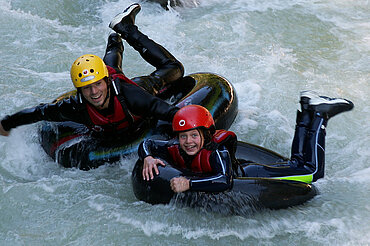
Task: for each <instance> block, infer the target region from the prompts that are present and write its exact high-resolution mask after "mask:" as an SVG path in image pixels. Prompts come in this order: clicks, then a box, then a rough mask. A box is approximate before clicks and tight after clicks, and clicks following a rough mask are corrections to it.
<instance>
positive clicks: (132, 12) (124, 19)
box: [109, 3, 141, 31]
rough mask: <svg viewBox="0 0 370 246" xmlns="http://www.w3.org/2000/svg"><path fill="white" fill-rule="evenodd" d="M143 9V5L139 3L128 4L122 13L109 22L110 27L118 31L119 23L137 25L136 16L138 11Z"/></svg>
mask: <svg viewBox="0 0 370 246" xmlns="http://www.w3.org/2000/svg"><path fill="white" fill-rule="evenodd" d="M140 10H141V6H140V4H138V3H133V4H131V5H130V6H128V7H127V8H126V9H125V10H124V11H123V12H122V13H119V14H118V15H116V16H115V17H114V18H113V20H112V21H111V22H110V23H109V27H110V28H112V29H113V30H114V31H117V30H116V29H117V27H118V26H119V24H122V25H126V24H131V25H135V17H136V15H137V13H139V12H140Z"/></svg>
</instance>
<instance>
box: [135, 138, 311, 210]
mask: <svg viewBox="0 0 370 246" xmlns="http://www.w3.org/2000/svg"><path fill="white" fill-rule="evenodd" d="M236 155H237V158H238V159H240V160H248V161H253V162H258V163H264V164H273V163H276V162H280V161H282V160H285V159H286V158H284V157H282V156H280V155H279V154H276V153H275V152H272V151H270V150H267V149H265V148H262V147H259V146H256V145H252V144H248V143H244V142H238V147H237V154H236ZM246 158H248V159H246ZM142 165H143V163H142V162H141V161H140V160H138V161H137V162H136V165H135V167H134V170H133V172H132V185H133V190H134V193H135V196H136V197H137V198H138V199H139V200H142V201H145V202H147V203H151V204H167V203H170V202H173V201H175V202H176V203H177V204H180V205H183V206H190V207H196V208H206V209H207V210H211V211H215V210H216V212H222V213H227V214H240V213H241V212H242V211H246V207H244V206H248V208H249V210H250V209H251V208H253V209H259V208H269V209H281V208H288V207H291V206H295V205H300V204H303V203H305V202H306V201H308V200H310V199H312V198H313V197H314V196H315V195H316V194H317V189H316V188H315V187H314V186H313V185H311V184H306V183H303V182H299V181H292V180H279V179H273V178H268V177H267V178H246V177H235V178H234V179H233V187H232V189H231V190H228V191H224V192H220V193H205V192H192V191H187V192H184V193H181V194H180V195H176V196H175V194H174V192H173V191H172V190H171V189H170V180H171V179H172V178H173V177H178V176H188V177H190V176H194V174H191V173H188V172H184V171H183V170H179V169H177V168H175V167H173V166H171V165H169V164H167V165H166V166H165V167H162V166H159V167H158V169H159V172H160V174H159V175H158V176H155V178H154V179H153V180H152V181H144V180H143V179H142V174H141V171H142ZM174 197H175V198H176V199H174ZM220 207H222V209H220ZM249 210H247V211H249Z"/></svg>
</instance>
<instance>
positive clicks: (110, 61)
mask: <svg viewBox="0 0 370 246" xmlns="http://www.w3.org/2000/svg"><path fill="white" fill-rule="evenodd" d="M123 50H124V47H123V43H122V39H121V37H120V36H119V34H117V33H112V34H110V35H109V37H108V43H107V48H106V50H105V55H104V58H103V61H104V63H105V64H106V65H108V66H110V67H112V68H114V69H116V70H118V71H119V72H122V55H123Z"/></svg>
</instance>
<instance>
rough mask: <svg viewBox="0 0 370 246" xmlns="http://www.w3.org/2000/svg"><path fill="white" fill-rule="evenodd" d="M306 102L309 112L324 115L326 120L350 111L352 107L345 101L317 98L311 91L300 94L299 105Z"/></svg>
mask: <svg viewBox="0 0 370 246" xmlns="http://www.w3.org/2000/svg"><path fill="white" fill-rule="evenodd" d="M307 100H308V109H309V110H312V111H314V112H318V113H323V114H326V115H327V116H328V118H331V117H333V116H335V115H337V114H339V113H342V112H345V111H350V110H352V109H353V106H354V105H353V103H352V102H351V101H349V100H347V99H343V98H330V97H325V96H319V95H317V94H315V93H313V92H311V91H303V92H301V104H302V102H307Z"/></svg>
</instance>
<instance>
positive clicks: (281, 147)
mask: <svg viewBox="0 0 370 246" xmlns="http://www.w3.org/2000/svg"><path fill="white" fill-rule="evenodd" d="M185 2H186V1H185ZM130 3H131V1H128V0H118V1H99V0H95V1H87V0H78V1H67V0H63V1H51V0H50V1H38V0H36V1H26V0H0V10H1V11H0V13H1V14H0V34H1V35H0V39H1V41H2V46H1V48H0V59H1V60H0V61H1V64H2V66H0V75H1V76H0V95H1V97H0V117H3V116H5V115H6V114H10V113H13V112H15V111H17V110H20V109H22V108H25V107H28V106H33V105H36V104H38V103H41V102H50V101H52V100H53V99H54V98H56V97H57V96H58V95H60V94H61V93H63V92H65V91H67V90H71V89H72V88H73V87H72V83H70V81H69V69H70V65H71V64H72V62H73V61H74V60H75V59H76V58H77V57H78V56H80V55H82V54H85V53H93V54H97V55H100V56H103V55H104V49H105V46H106V40H107V37H108V35H109V33H110V32H111V31H110V30H109V28H108V27H107V26H108V23H109V22H110V20H111V18H112V17H113V16H114V15H115V14H117V13H118V12H119V11H121V10H122V9H124V8H125V7H126V6H128V5H129V4H130ZM140 3H141V4H142V11H141V12H140V13H139V14H138V16H137V24H138V26H139V28H140V30H142V31H143V32H144V33H146V34H147V35H148V36H149V37H150V38H152V39H153V40H155V41H157V42H159V43H161V44H162V45H163V46H164V47H166V48H167V49H168V50H170V51H171V53H173V54H174V55H175V56H176V57H177V58H178V59H180V60H181V61H182V62H183V64H184V66H185V69H186V74H189V73H194V72H215V73H218V74H220V75H222V76H224V77H226V78H227V79H228V80H230V81H231V82H232V83H233V84H234V86H235V89H236V91H237V93H238V97H239V114H238V116H237V119H236V121H235V123H234V124H233V125H232V127H231V129H232V130H233V131H235V132H237V134H238V138H239V139H240V140H244V141H248V142H251V143H254V144H258V145H262V146H264V147H267V148H269V149H272V150H274V151H276V152H278V153H281V154H283V155H285V156H289V154H290V145H291V139H292V136H293V132H294V124H295V122H294V119H295V114H296V109H297V103H298V100H299V91H302V90H307V89H310V90H315V91H317V92H318V93H320V94H324V95H328V96H336V97H345V98H348V99H351V100H352V101H353V102H354V104H355V109H354V110H353V111H351V112H349V113H345V114H342V115H339V116H336V117H335V118H333V119H331V120H330V121H329V124H328V128H327V138H326V139H327V141H326V142H327V144H326V163H327V166H326V176H325V178H324V179H321V180H319V181H318V182H317V183H316V186H317V187H318V189H319V191H320V195H318V196H316V197H315V198H314V199H313V200H311V201H309V202H308V203H306V204H304V205H301V206H297V207H294V208H290V209H284V210H277V211H270V210H265V211H258V212H251V213H244V216H225V215H222V214H217V213H208V212H205V211H198V210H195V209H191V208H186V207H181V206H178V205H176V203H173V204H170V205H156V206H152V205H150V204H146V203H144V202H141V201H138V200H137V199H136V198H135V196H134V194H133V192H132V186H131V170H132V168H133V166H134V163H135V160H136V156H135V155H134V156H132V157H129V158H127V159H122V160H121V161H119V162H117V163H115V164H113V165H106V166H103V167H100V168H98V169H96V170H91V171H88V172H84V171H80V170H76V169H64V168H61V167H60V166H58V165H57V163H55V162H53V161H52V160H51V159H50V158H49V157H48V156H47V155H46V154H45V153H44V152H43V150H42V148H41V146H40V144H39V142H38V136H37V124H36V125H30V126H23V127H19V128H17V129H15V130H13V131H12V134H11V136H10V137H8V138H4V137H0V159H1V160H0V183H1V185H2V189H1V191H0V209H1V213H0V220H1V221H2V223H1V224H0V244H1V245H137V244H139V245H176V244H191V245H225V244H230V245H297V244H300V245H312V244H315V245H328V244H329V245H367V244H370V241H369V239H368V236H367V234H368V232H369V231H370V227H369V225H368V223H367V222H368V221H369V219H370V218H369V214H370V213H369V211H370V206H369V204H368V203H369V201H368V197H369V194H370V190H369V188H368V187H369V181H370V178H369V174H370V171H369V170H370V166H369V163H370V151H369V148H368V146H370V137H369V136H370V123H369V122H370V118H369V117H370V116H369V112H370V106H369V103H368V102H369V100H370V93H369V92H370V87H369V74H370V73H369V72H370V71H369V67H368V64H369V58H368V57H369V55H370V36H369V33H370V26H369V23H368V17H369V15H370V13H369V2H368V1H365V0H364V1H344V0H341V1H320V2H317V1H307V0H294V1H286V0H273V1H271V0H269V1H254V0H248V1H245V0H208V1H202V0H200V1H192V0H189V1H188V3H189V4H184V5H185V7H173V8H170V9H169V11H165V10H164V9H163V8H161V7H160V5H159V4H156V3H153V2H140ZM123 66H124V72H125V73H126V75H127V76H129V77H133V76H138V75H143V74H148V73H150V72H152V71H153V70H154V68H153V67H151V66H150V65H148V64H146V63H145V62H144V61H143V60H142V59H141V58H140V56H139V55H138V53H137V52H136V51H134V50H133V49H132V48H131V47H129V46H128V45H127V44H125V54H124V61H123ZM5 222H6V223H5Z"/></svg>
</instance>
